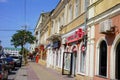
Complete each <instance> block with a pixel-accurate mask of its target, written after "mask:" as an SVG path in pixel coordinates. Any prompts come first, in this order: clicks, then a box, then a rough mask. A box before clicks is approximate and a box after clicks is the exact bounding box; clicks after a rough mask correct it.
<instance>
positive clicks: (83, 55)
mask: <svg viewBox="0 0 120 80" xmlns="http://www.w3.org/2000/svg"><path fill="white" fill-rule="evenodd" d="M85 57H86V53H85V52H81V55H80V72H82V73H84V72H85Z"/></svg>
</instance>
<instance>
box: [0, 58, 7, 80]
mask: <svg viewBox="0 0 120 80" xmlns="http://www.w3.org/2000/svg"><path fill="white" fill-rule="evenodd" d="M7 79H8V65H6V61H4V60H3V59H0V80H7Z"/></svg>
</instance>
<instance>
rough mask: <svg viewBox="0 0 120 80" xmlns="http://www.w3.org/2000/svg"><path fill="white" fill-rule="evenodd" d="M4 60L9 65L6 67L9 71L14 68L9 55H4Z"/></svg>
mask: <svg viewBox="0 0 120 80" xmlns="http://www.w3.org/2000/svg"><path fill="white" fill-rule="evenodd" d="M4 60H5V61H6V62H7V65H8V66H9V68H8V71H9V72H10V71H11V70H13V69H14V68H15V66H14V60H13V58H12V57H10V56H9V57H6V58H4Z"/></svg>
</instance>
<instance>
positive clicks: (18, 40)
mask: <svg viewBox="0 0 120 80" xmlns="http://www.w3.org/2000/svg"><path fill="white" fill-rule="evenodd" d="M34 40H35V37H34V36H33V35H32V32H30V31H27V30H18V31H17V33H15V34H13V36H12V39H11V43H12V45H14V46H15V47H18V46H20V47H21V51H22V52H23V54H22V55H23V57H24V61H25V64H26V63H27V53H26V52H25V48H24V45H25V44H27V43H29V44H32V43H34Z"/></svg>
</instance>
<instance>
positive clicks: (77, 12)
mask: <svg viewBox="0 0 120 80" xmlns="http://www.w3.org/2000/svg"><path fill="white" fill-rule="evenodd" d="M78 15H79V0H75V18H76V17H78Z"/></svg>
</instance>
